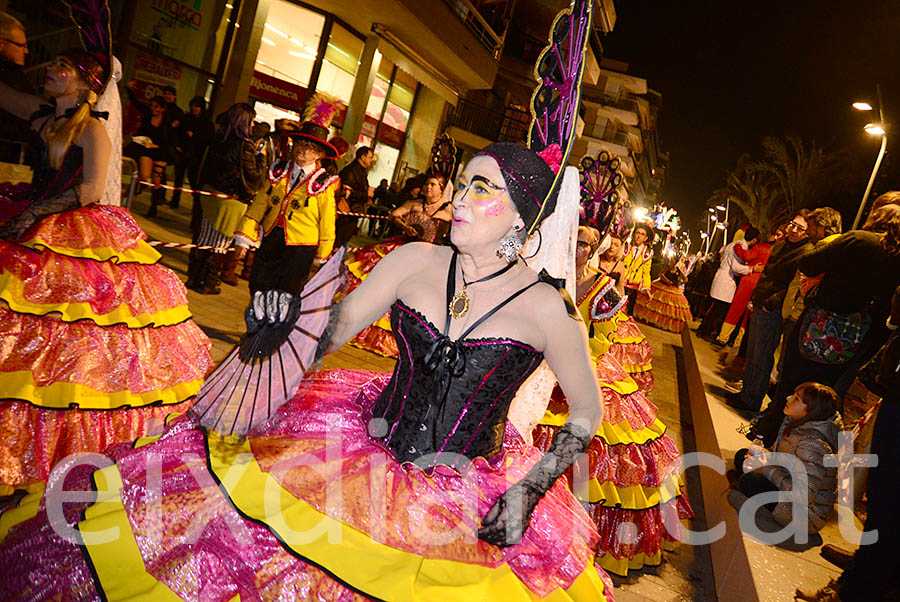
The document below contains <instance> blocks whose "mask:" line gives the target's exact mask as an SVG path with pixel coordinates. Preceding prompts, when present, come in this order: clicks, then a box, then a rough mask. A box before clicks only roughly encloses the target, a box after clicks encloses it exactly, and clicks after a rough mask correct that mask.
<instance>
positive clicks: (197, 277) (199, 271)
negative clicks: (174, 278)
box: [184, 249, 209, 291]
mask: <svg viewBox="0 0 900 602" xmlns="http://www.w3.org/2000/svg"><path fill="white" fill-rule="evenodd" d="M207 254H209V251H201V250H200V249H191V252H190V253H188V268H187V277H188V279H187V282H185V283H184V286H185V287H187V288H189V289H191V290H195V291H196V290H199V289H200V287H201V286H202V284H203V265H204V264H205V263H206V255H207Z"/></svg>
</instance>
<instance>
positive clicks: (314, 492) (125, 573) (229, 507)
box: [0, 370, 612, 601]
mask: <svg viewBox="0 0 900 602" xmlns="http://www.w3.org/2000/svg"><path fill="white" fill-rule="evenodd" d="M386 381H387V378H386V377H385V376H384V375H377V374H374V373H361V372H355V371H346V370H339V371H329V372H324V373H317V374H315V375H313V376H312V377H311V378H310V380H308V381H305V384H304V386H303V387H301V391H300V392H299V394H298V396H297V397H296V398H295V399H294V400H293V401H292V402H290V403H289V404H288V405H287V406H285V407H284V408H282V410H281V411H280V414H279V417H280V418H281V421H280V423H279V424H278V426H277V429H276V431H275V432H274V433H273V434H271V435H268V436H266V437H261V438H255V439H251V440H249V441H245V442H244V444H243V445H241V446H240V447H237V448H236V447H234V446H225V445H224V444H221V443H218V442H216V441H207V440H206V438H205V437H204V435H203V433H202V432H201V431H199V430H197V429H196V428H194V426H193V424H192V423H191V422H190V420H189V419H186V418H180V419H177V420H175V421H174V422H173V423H172V425H171V426H170V428H169V429H168V430H167V432H166V433H165V434H164V435H163V436H162V437H161V438H160V439H159V440H158V441H156V442H155V443H152V444H148V445H145V446H143V447H140V448H139V449H137V450H135V451H132V452H128V453H126V454H124V455H123V456H122V457H120V458H119V460H118V464H117V465H116V466H115V467H111V468H108V469H105V470H103V471H102V472H100V473H97V474H96V475H95V477H94V481H95V483H96V484H97V487H98V489H99V490H101V493H100V494H99V496H100V497H99V499H98V503H96V504H94V505H93V506H91V507H90V508H88V509H87V511H86V512H85V520H83V521H81V523H80V524H79V526H78V528H79V533H80V534H81V536H82V538H84V541H85V542H87V539H88V536H89V535H91V534H94V532H96V531H99V530H102V529H106V528H109V527H110V526H119V527H120V530H121V531H122V533H123V536H122V537H120V538H119V539H118V540H116V541H113V542H110V543H103V544H94V543H88V544H87V545H86V546H85V552H86V554H87V556H88V557H89V559H90V564H91V566H92V567H93V568H94V572H95V575H96V577H95V578H93V582H92V583H91V584H87V583H85V577H84V574H83V573H82V572H81V571H79V570H76V571H75V574H74V577H75V583H71V582H70V580H69V578H68V577H67V578H66V579H62V578H60V575H59V573H58V572H56V571H54V568H55V567H53V566H48V565H47V564H45V563H44V559H45V558H60V557H63V558H65V559H67V560H71V561H72V562H73V563H74V564H76V565H77V558H74V556H73V555H71V554H69V556H73V557H72V558H68V557H66V555H65V553H64V552H63V551H60V550H59V549H58V548H59V547H60V546H62V547H63V548H65V546H71V547H75V546H73V545H72V544H68V543H64V542H59V541H53V540H52V539H51V538H50V536H48V534H47V533H46V529H44V528H42V527H43V526H44V524H45V521H46V519H45V518H44V517H42V515H41V514H40V513H39V514H38V516H37V517H35V518H34V519H32V520H30V521H28V522H25V523H23V524H21V525H19V526H17V527H15V528H14V529H13V530H12V531H11V532H10V536H9V538H8V539H7V541H6V542H5V543H4V545H3V548H2V549H0V571H2V572H3V573H6V572H9V575H8V577H9V578H8V579H7V576H6V575H4V578H3V579H0V589H6V592H5V593H6V594H15V595H19V592H20V591H21V590H20V589H19V588H22V587H28V588H32V591H34V590H33V588H36V587H38V588H42V591H46V592H48V593H50V594H54V593H58V592H63V591H67V590H68V589H69V588H71V587H72V586H73V585H74V586H75V587H79V586H80V587H81V588H82V589H87V590H89V589H90V588H89V585H94V588H95V590H96V591H98V592H100V591H102V593H103V594H105V595H106V597H108V598H113V597H124V596H131V597H133V596H136V595H139V594H144V595H149V596H153V595H154V594H156V593H157V592H165V591H166V589H168V590H171V592H175V593H176V594H177V595H179V596H181V597H182V598H184V599H203V600H230V599H231V598H233V597H234V596H236V595H240V596H241V597H242V598H244V597H246V598H247V599H276V600H281V599H323V600H350V599H354V595H355V594H363V595H365V596H368V597H372V598H377V599H385V600H440V601H444V600H450V599H459V600H463V599H466V600H468V599H483V600H496V599H502V600H534V599H536V598H537V597H544V596H546V598H545V599H547V600H559V601H566V600H586V601H587V600H603V599H604V591H605V590H606V591H607V592H610V593H611V591H612V588H611V585H610V584H609V583H608V581H607V583H604V581H603V579H605V578H606V576H605V574H603V572H602V571H599V570H597V569H596V568H595V567H594V564H593V552H592V550H591V548H592V546H593V545H594V544H595V543H596V534H595V533H594V530H593V524H592V522H591V520H590V518H589V517H588V516H587V514H586V513H585V512H584V511H583V509H582V508H581V507H580V505H579V504H578V502H577V501H576V500H575V499H574V497H573V496H572V495H571V493H569V492H568V491H567V489H566V487H565V484H564V483H558V484H557V485H555V486H554V487H553V488H552V489H551V490H550V491H549V492H548V493H547V495H545V497H544V498H543V499H542V500H541V502H540V503H539V504H538V506H537V508H536V510H535V513H534V515H533V518H532V522H531V527H530V528H529V530H528V532H527V533H526V535H525V538H524V539H523V541H522V542H521V543H519V544H517V545H515V546H511V547H509V548H504V549H499V548H495V547H493V546H491V545H489V544H486V543H485V542H483V541H481V540H478V539H477V538H475V536H474V534H475V530H476V529H477V527H478V524H479V520H480V517H481V516H483V515H484V513H486V512H487V509H488V508H489V507H490V506H491V505H492V504H493V502H494V501H495V500H496V498H497V497H498V496H499V495H500V494H501V493H502V492H503V491H505V490H506V488H507V487H508V485H509V482H510V481H515V480H517V479H518V478H520V477H521V476H522V475H524V474H525V472H527V470H528V469H529V467H530V466H531V465H533V463H534V462H535V461H537V459H538V458H539V457H540V454H539V452H537V450H535V449H534V448H531V447H528V446H525V445H524V444H523V443H522V442H521V440H520V439H517V437H516V436H515V435H514V433H513V432H511V431H509V430H508V432H507V440H506V444H505V450H504V452H503V453H501V454H499V455H498V456H495V457H494V458H492V459H491V460H490V461H488V460H484V459H476V460H475V461H474V462H473V463H472V464H471V465H470V466H469V467H467V468H466V469H465V473H464V474H459V473H457V472H455V471H453V470H451V469H445V468H438V469H435V470H433V471H427V472H426V471H423V470H421V469H419V468H417V467H416V466H414V465H411V464H404V465H399V464H397V462H396V461H395V460H394V459H393V456H392V455H391V454H390V452H388V451H386V450H385V449H384V448H383V447H381V446H380V445H378V444H377V443H376V442H374V441H372V440H371V439H369V437H368V436H367V435H366V433H365V426H364V422H365V416H366V413H367V408H368V407H369V406H370V405H371V403H373V401H374V399H375V397H376V396H377V394H378V392H379V391H380V389H381V387H383V386H384V384H385V383H386ZM156 467H159V469H157V468H156ZM157 470H160V472H161V475H162V477H161V486H162V504H158V503H156V500H158V499H159V498H158V496H157V495H155V493H154V489H152V487H151V485H152V480H153V479H155V478H158V477H155V476H154V473H156V471H157ZM106 489H109V492H108V493H104V492H102V491H103V490H106ZM373 494H374V495H373ZM335 496H337V497H335ZM337 500H340V502H341V503H340V504H337V503H336V501H337ZM466 502H471V503H472V505H468V504H467V503H466ZM267 503H268V506H267ZM159 512H162V513H161V514H160V513H159ZM163 516H164V517H165V519H164V520H162V517H163ZM311 529H312V530H313V531H312V532H310V530H311ZM404 529H408V530H407V531H404ZM326 533H327V534H328V535H327V536H326ZM30 534H36V535H37V537H38V538H39V539H38V540H37V542H29V538H28V536H29V535H30ZM331 537H338V538H340V543H329V542H328V539H329V538H331ZM441 537H442V539H441ZM429 538H430V539H429ZM40 544H43V545H40ZM48 544H49V547H50V548H51V549H47V550H45V549H44V547H46V546H47V545H48ZM29 565H31V566H37V567H45V568H46V569H47V570H42V571H35V570H34V569H33V568H32V569H31V570H30V575H29V580H30V581H29V583H28V584H25V583H23V579H22V578H21V577H20V576H18V575H16V573H15V571H22V570H23V569H24V567H26V566H29ZM76 568H80V567H76ZM160 584H162V586H161V585H160ZM6 597H10V598H14V597H15V596H14V595H13V596H10V595H7V596H6ZM148 599H149V598H148ZM153 599H164V598H153Z"/></svg>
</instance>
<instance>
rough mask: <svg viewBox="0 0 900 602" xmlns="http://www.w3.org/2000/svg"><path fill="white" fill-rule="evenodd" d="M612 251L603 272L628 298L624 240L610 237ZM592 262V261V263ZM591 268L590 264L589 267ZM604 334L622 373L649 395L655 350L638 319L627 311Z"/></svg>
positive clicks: (611, 321) (602, 263)
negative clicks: (623, 261) (623, 260)
mask: <svg viewBox="0 0 900 602" xmlns="http://www.w3.org/2000/svg"><path fill="white" fill-rule="evenodd" d="M607 240H608V241H609V247H607V249H606V251H604V252H603V253H602V254H601V256H600V260H599V262H598V267H599V268H600V271H601V272H604V273H605V274H607V275H608V276H609V277H610V278H612V280H613V282H614V283H615V289H616V292H618V293H619V295H620V296H622V297H624V296H625V277H624V274H625V267H624V264H623V263H622V257H623V254H624V253H623V249H622V247H623V245H622V239H621V238H619V237H618V236H616V235H614V234H608V235H607ZM589 261H590V260H589ZM588 265H590V263H588ZM601 334H602V335H603V336H605V337H606V339H607V340H608V341H609V343H610V346H609V354H610V355H612V356H613V357H614V358H616V361H617V362H619V365H620V366H622V369H624V370H625V372H627V373H628V375H629V376H630V377H631V378H633V379H634V381H635V382H636V383H637V385H638V387H639V388H640V390H641V393H643V394H644V395H649V394H650V391H652V390H653V346H652V345H651V344H650V341H648V340H647V337H646V336H645V335H644V333H643V332H642V331H641V329H640V327H639V326H638V324H637V322H635V320H634V318H633V317H631V316H630V315H628V313H627V312H626V311H625V308H624V307H623V308H622V310H621V311H618V312H616V313H615V314H614V315H613V316H612V317H611V318H610V319H609V320H608V321H606V322H605V323H604V324H603V326H602V327H601Z"/></svg>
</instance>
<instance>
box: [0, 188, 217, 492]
mask: <svg viewBox="0 0 900 602" xmlns="http://www.w3.org/2000/svg"><path fill="white" fill-rule="evenodd" d="M16 190H18V189H16ZM0 207H2V208H3V209H4V213H3V215H4V216H6V217H7V219H8V218H9V217H11V216H12V215H13V214H14V213H16V211H14V208H15V207H16V199H15V198H9V197H3V198H0ZM144 238H145V235H144V233H143V232H142V231H141V229H140V227H139V226H138V224H137V222H135V221H134V219H133V218H132V217H131V214H130V213H128V211H127V210H125V209H122V208H120V207H106V206H92V207H86V208H81V209H73V210H70V211H64V212H62V213H58V214H54V215H50V216H47V217H45V218H44V219H42V220H40V221H38V222H37V223H36V224H34V225H33V226H32V227H31V228H30V229H29V230H28V231H27V232H26V233H25V234H24V235H23V237H22V241H23V242H24V243H25V244H27V245H30V247H29V246H23V245H22V244H17V243H14V242H9V241H0V399H7V400H15V401H17V402H28V403H29V404H32V406H34V407H29V406H27V405H26V404H24V403H4V404H2V405H0V492H7V491H8V490H9V489H10V488H13V487H21V486H24V485H28V484H30V483H33V482H36V481H40V480H43V479H45V478H46V477H47V475H48V474H49V472H50V470H52V468H53V465H54V464H55V462H56V461H58V460H59V459H60V458H61V457H63V456H65V455H67V454H69V453H72V452H75V451H80V452H100V451H102V450H103V449H104V448H105V447H106V446H108V445H110V444H111V443H114V442H118V441H128V440H132V439H134V438H135V437H138V436H141V435H143V434H145V433H146V429H147V428H148V425H149V424H150V422H152V421H153V420H154V419H157V420H162V419H163V418H164V417H165V416H166V415H167V414H168V413H169V412H171V411H186V410H187V408H188V406H189V404H187V403H183V402H186V400H188V399H190V398H191V397H192V396H193V395H194V394H196V392H197V390H198V389H199V386H200V382H201V381H202V379H203V377H204V376H205V375H206V373H207V372H208V371H209V369H210V367H211V363H212V360H211V357H210V355H209V349H210V342H209V339H208V338H207V337H206V336H205V335H204V334H203V332H202V331H201V330H200V328H199V327H198V326H197V325H196V324H195V323H194V322H193V321H191V320H190V315H191V314H190V311H189V310H188V307H187V294H186V291H185V288H184V285H182V284H181V281H180V280H179V279H178V277H177V276H176V275H175V274H174V273H173V272H172V271H171V270H169V269H167V268H166V267H164V266H162V265H160V264H156V263H154V262H155V261H157V260H158V259H159V254H158V253H157V252H156V251H155V250H153V249H152V248H151V247H149V246H147V245H146V244H145V243H144V242H143V240H144ZM160 403H161V404H180V405H178V407H171V408H169V409H168V410H167V409H165V408H160V407H145V408H143V409H141V408H139V407H140V406H150V405H151V404H160ZM41 408H52V409H48V410H44V411H42V410H41ZM116 409H118V410H117V411H115V412H113V411H111V410H116ZM120 410H121V411H120ZM87 411H97V412H105V413H104V414H103V415H101V414H93V413H91V414H80V412H87ZM54 412H55V413H54ZM17 429H18V430H17ZM23 429H27V430H23Z"/></svg>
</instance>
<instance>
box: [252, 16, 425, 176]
mask: <svg viewBox="0 0 900 602" xmlns="http://www.w3.org/2000/svg"><path fill="white" fill-rule="evenodd" d="M323 39H324V40H325V42H324V43H323ZM363 46H364V38H363V37H362V36H361V35H359V34H358V33H356V32H354V31H353V30H351V29H350V28H349V27H347V26H345V25H344V24H342V23H341V22H339V21H338V20H337V19H335V18H334V17H332V16H331V15H328V14H327V13H322V12H318V11H316V10H313V9H311V8H307V7H304V6H299V5H297V4H294V3H291V2H287V1H285V0H273V1H272V4H271V6H270V8H269V13H268V16H267V18H266V23H265V26H264V32H263V37H262V43H261V44H260V47H259V53H258V54H257V57H256V63H255V65H254V71H253V79H252V81H251V83H250V97H251V101H253V103H254V106H255V108H256V112H257V116H258V119H259V120H261V121H265V122H267V123H270V124H272V125H274V122H275V120H276V119H281V118H288V119H300V118H301V113H302V110H303V109H302V107H303V106H304V101H305V99H306V98H307V96H308V91H309V90H310V89H315V90H316V91H317V92H322V93H325V94H328V95H329V96H332V97H334V98H336V99H337V100H338V101H339V102H340V103H341V104H342V105H343V107H342V108H341V110H340V111H339V112H338V114H337V116H336V117H335V119H334V121H333V131H334V132H335V133H338V134H340V133H341V130H342V126H343V123H344V117H345V115H346V108H347V104H348V103H349V102H350V97H351V94H352V91H353V86H354V82H355V81H356V76H357V70H358V66H359V63H360V57H361V55H362V52H363ZM418 86H419V82H417V81H416V80H415V79H413V78H412V77H411V76H410V75H408V74H407V73H405V72H403V71H401V70H399V69H397V68H396V66H395V65H393V64H392V63H391V62H390V61H388V60H386V59H384V58H383V57H381V60H380V63H379V68H378V71H377V74H376V76H375V78H374V82H373V85H372V89H371V93H370V95H369V101H368V104H367V106H366V112H365V118H364V120H363V124H362V130H361V133H360V136H359V138H358V139H357V140H355V141H351V140H348V142H350V143H351V147H352V148H356V145H360V144H363V145H371V144H372V142H373V140H374V141H375V159H376V160H375V164H374V165H373V166H372V169H371V170H370V171H369V181H370V183H373V185H376V184H377V183H378V181H379V180H381V179H382V178H386V179H388V180H391V179H392V178H393V177H394V175H395V172H396V168H397V160H398V158H399V155H400V149H401V148H402V147H403V143H404V140H405V137H406V130H407V127H408V125H409V119H410V113H411V111H412V109H413V104H414V102H415V98H416V90H417V88H418ZM354 143H355V144H354ZM351 152H352V151H351Z"/></svg>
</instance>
